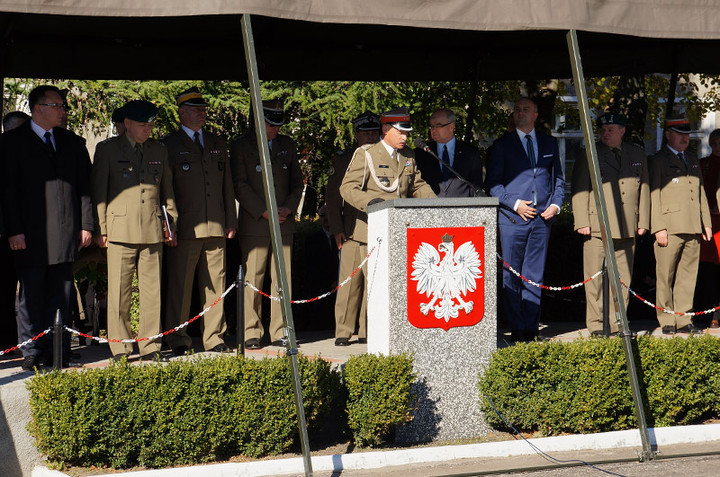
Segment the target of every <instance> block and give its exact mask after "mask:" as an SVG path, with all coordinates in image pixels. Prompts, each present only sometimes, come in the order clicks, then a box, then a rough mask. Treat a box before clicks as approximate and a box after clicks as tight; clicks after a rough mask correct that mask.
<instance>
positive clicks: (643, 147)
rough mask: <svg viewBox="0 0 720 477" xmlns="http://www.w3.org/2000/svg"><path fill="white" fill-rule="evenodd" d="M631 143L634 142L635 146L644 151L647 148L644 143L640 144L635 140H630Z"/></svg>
mask: <svg viewBox="0 0 720 477" xmlns="http://www.w3.org/2000/svg"><path fill="white" fill-rule="evenodd" d="M630 144H632V145H633V146H635V147H637V148H638V149H641V150H643V151H644V150H645V146H644V145H642V144H638V143H636V142H633V141H630Z"/></svg>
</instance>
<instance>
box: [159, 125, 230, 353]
mask: <svg viewBox="0 0 720 477" xmlns="http://www.w3.org/2000/svg"><path fill="white" fill-rule="evenodd" d="M202 137H203V141H204V146H203V147H202V149H200V148H199V147H198V146H196V145H195V144H194V142H193V140H192V139H191V138H190V136H188V133H187V132H186V131H185V130H183V129H180V130H178V131H176V132H174V133H172V134H170V135H169V136H167V137H165V138H164V139H163V143H164V144H165V146H166V147H167V150H168V160H169V163H170V167H171V169H172V177H173V192H174V193H175V202H176V205H177V211H178V222H177V232H176V233H177V239H178V241H177V246H176V247H169V248H168V249H167V271H168V292H167V308H166V323H167V326H168V328H172V327H175V326H177V325H179V324H181V323H184V322H185V321H187V320H188V319H190V316H189V313H190V299H191V296H192V284H193V278H194V277H195V276H196V274H195V271H196V269H197V282H198V288H199V290H200V298H201V302H202V308H205V307H207V306H209V305H210V304H212V303H213V302H214V301H215V300H216V299H217V298H218V297H219V296H220V295H221V294H222V292H223V291H224V290H225V229H227V228H231V229H237V218H236V210H235V194H234V191H233V185H232V177H231V172H230V168H229V167H230V166H229V160H228V153H227V144H226V142H225V140H224V139H222V138H220V137H218V136H215V135H213V134H210V133H208V132H207V131H204V130H203V131H202ZM202 320H203V321H202V323H203V346H204V348H205V349H206V350H209V349H212V348H214V347H215V346H217V345H220V344H223V343H224V341H223V334H224V333H225V329H226V324H225V320H224V318H223V308H222V306H221V305H219V304H218V305H216V306H214V307H213V308H211V309H210V310H209V311H208V312H207V313H206V314H205V315H204V316H203V318H202ZM167 340H168V344H170V346H171V347H172V348H173V349H178V348H179V347H187V348H189V347H190V346H191V344H192V340H191V339H190V337H189V336H188V334H187V329H186V328H183V329H181V330H179V331H176V332H175V333H172V334H170V335H168V336H167Z"/></svg>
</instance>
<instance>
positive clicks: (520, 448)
mask: <svg viewBox="0 0 720 477" xmlns="http://www.w3.org/2000/svg"><path fill="white" fill-rule="evenodd" d="M649 433H650V441H651V444H652V445H656V446H658V447H661V446H664V445H674V444H692V443H698V442H709V441H719V440H720V424H706V425H698V426H678V427H660V428H651V429H649ZM528 440H529V442H531V443H532V444H533V445H535V446H537V447H538V448H539V449H541V450H542V451H543V452H550V453H551V452H565V451H576V450H601V449H617V448H622V447H641V446H642V443H641V441H640V432H639V431H638V430H637V429H634V430H628V431H615V432H604V433H600V434H582V435H572V436H556V437H541V438H537V439H528ZM529 454H535V450H534V449H533V448H532V447H531V446H530V445H528V443H527V442H525V441H523V440H513V441H503V442H487V443H483V444H468V445H458V446H437V447H422V448H415V449H404V450H394V451H376V452H358V453H355V454H341V455H332V456H316V457H313V458H312V466H313V470H315V471H341V470H360V469H378V468H382V467H393V466H398V465H408V464H423V463H429V462H444V461H451V460H455V459H468V458H479V457H510V456H519V455H529ZM303 472H304V467H303V459H302V458H301V457H293V458H291V459H275V460H262V461H255V462H244V463H231V464H210V465H199V466H194V467H179V468H173V469H159V470H143V471H139V472H125V473H123V474H122V475H123V476H124V477H241V476H242V477H259V476H265V475H283V474H292V473H296V474H297V473H300V474H302V473H303ZM107 475H112V474H103V475H102V476H99V475H98V476H88V477H104V476H107ZM32 477H69V476H68V475H67V474H64V473H62V472H58V471H55V470H50V469H48V468H46V467H41V466H38V467H36V468H35V469H33V473H32Z"/></svg>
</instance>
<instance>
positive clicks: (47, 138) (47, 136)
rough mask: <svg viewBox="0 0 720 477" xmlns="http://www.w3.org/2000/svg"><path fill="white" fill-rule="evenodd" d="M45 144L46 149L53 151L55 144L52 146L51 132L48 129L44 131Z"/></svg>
mask: <svg viewBox="0 0 720 477" xmlns="http://www.w3.org/2000/svg"><path fill="white" fill-rule="evenodd" d="M43 137H44V138H45V145H46V146H47V148H48V149H50V152H55V146H53V143H52V133H51V132H50V131H45V136H43Z"/></svg>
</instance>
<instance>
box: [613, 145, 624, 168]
mask: <svg viewBox="0 0 720 477" xmlns="http://www.w3.org/2000/svg"><path fill="white" fill-rule="evenodd" d="M612 152H613V154H614V155H615V160H616V161H617V166H618V169H619V168H620V165H621V164H622V159H621V157H622V155H621V154H620V148H619V147H613V148H612Z"/></svg>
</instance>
